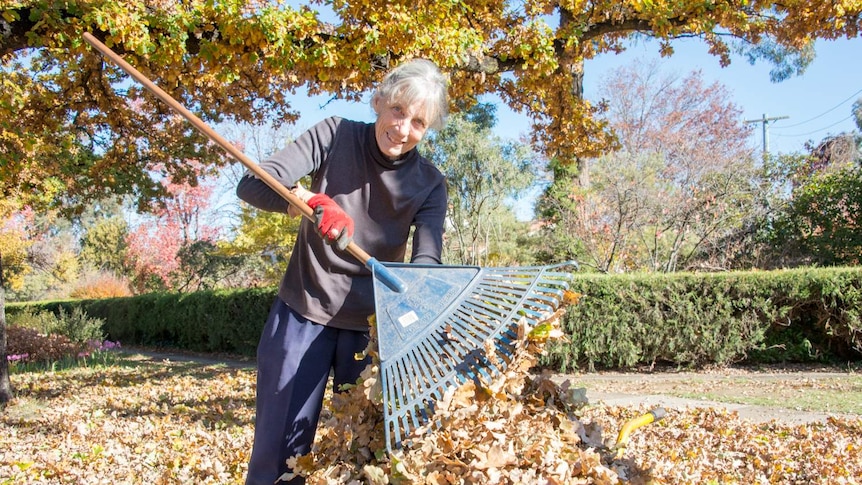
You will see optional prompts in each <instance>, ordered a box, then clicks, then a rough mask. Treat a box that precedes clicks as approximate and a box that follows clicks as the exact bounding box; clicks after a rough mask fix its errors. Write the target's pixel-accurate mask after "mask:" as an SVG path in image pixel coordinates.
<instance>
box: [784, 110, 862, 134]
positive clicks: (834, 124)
mask: <svg viewBox="0 0 862 485" xmlns="http://www.w3.org/2000/svg"><path fill="white" fill-rule="evenodd" d="M852 117H853V115H850V116H848V117H846V118H844V119H843V120H840V121H837V122H835V123H832V124H831V125H829V126H826V127H823V128H820V129H817V130H814V131H809V132H808V133H800V134H798V135H785V134H783V133H776V136H780V137H783V138H792V137H800V136H808V135H813V134H814V133H817V132H820V131H823V130H828V129H829V128H832V127H833V126H836V125H840V124H841V123H844V122H845V121H847V120H849V119H850V118H852ZM793 126H798V125H793ZM781 128H782V129H784V128H787V127H786V126H782V127H781Z"/></svg>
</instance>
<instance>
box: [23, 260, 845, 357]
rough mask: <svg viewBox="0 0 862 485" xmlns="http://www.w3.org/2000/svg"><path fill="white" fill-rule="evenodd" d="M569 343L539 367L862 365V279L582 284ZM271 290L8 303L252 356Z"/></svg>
mask: <svg viewBox="0 0 862 485" xmlns="http://www.w3.org/2000/svg"><path fill="white" fill-rule="evenodd" d="M573 289H574V290H575V291H577V292H579V293H582V294H583V295H584V296H583V297H582V299H581V301H580V303H579V304H577V305H574V306H572V307H570V308H569V309H568V312H567V314H566V317H565V319H564V322H563V323H564V327H565V329H566V331H567V333H568V334H569V341H568V342H567V343H565V344H558V345H555V346H552V348H551V349H550V351H549V353H548V354H547V355H546V356H545V357H544V359H543V364H544V365H546V366H547V367H550V368H552V369H555V370H559V371H564V372H566V371H571V370H573V369H579V368H587V369H595V368H632V367H637V366H644V365H651V364H656V363H669V364H674V365H677V366H684V367H692V366H703V365H713V364H717V365H724V364H728V363H733V362H740V361H747V362H789V361H792V362H800V361H833V362H834V361H859V360H860V359H862V324H860V309H862V268H830V269H802V270H788V271H756V272H732V273H722V274H687V273H674V274H644V275H618V276H608V275H596V274H579V275H577V276H576V278H575V282H574V287H573ZM275 294H276V289H275V288H266V289H250V290H237V291H208V292H199V293H191V294H148V295H141V296H135V297H129V298H113V299H106V300H78V301H55V302H39V303H26V304H23V303H10V304H9V305H7V311H8V312H9V313H10V314H11V313H14V312H15V311H17V310H18V309H20V308H24V307H25V306H30V307H33V306H35V307H37V308H39V309H46V310H51V311H54V312H58V310H59V308H60V307H63V308H65V309H66V310H67V311H71V310H72V309H73V308H74V307H76V306H80V307H82V308H83V309H84V310H85V311H86V313H87V315H89V316H90V317H93V318H99V319H102V320H103V321H104V322H105V332H106V334H107V336H108V338H109V339H111V340H114V341H120V342H121V343H122V344H125V345H144V346H157V347H176V348H183V349H188V350H193V351H200V352H215V353H219V352H223V353H233V354H241V355H254V352H255V348H256V346H257V342H258V339H259V336H260V332H261V330H262V328H263V325H264V322H265V320H266V316H267V313H268V312H269V308H270V306H271V304H272V301H273V299H274V298H275Z"/></svg>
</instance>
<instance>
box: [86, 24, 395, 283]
mask: <svg viewBox="0 0 862 485" xmlns="http://www.w3.org/2000/svg"><path fill="white" fill-rule="evenodd" d="M83 37H84V40H85V41H87V43H88V44H90V45H91V46H93V47H94V48H95V49H96V50H98V51H99V52H100V53H102V55H104V56H105V57H107V58H108V59H110V60H111V61H112V62H114V63H115V64H116V65H118V66H120V68H122V69H123V71H125V72H126V73H127V74H129V75H130V76H132V77H133V78H135V80H136V81H138V82H139V83H141V84H142V85H143V86H144V87H145V88H147V89H148V90H149V91H150V92H151V93H153V94H155V95H156V96H157V97H158V98H159V99H161V100H162V101H164V102H165V103H167V104H168V105H169V106H170V107H171V108H173V109H174V111H176V112H177V113H179V114H180V115H182V117H183V118H185V119H186V120H188V121H189V122H190V123H191V124H192V125H194V127H195V128H197V129H198V130H199V131H200V132H201V133H203V134H204V135H206V137H207V138H209V139H210V140H212V141H213V142H215V143H216V144H218V145H219V146H220V147H222V148H223V149H224V150H225V151H226V152H228V154H230V155H231V156H232V157H234V158H235V159H237V160H239V162H240V163H242V164H243V165H244V166H245V167H246V168H247V169H248V170H249V171H251V172H252V173H253V174H254V175H255V176H256V177H257V178H259V179H260V180H262V181H263V182H264V183H265V184H266V185H268V186H269V187H270V188H271V189H272V190H274V191H276V192H277V193H278V194H279V195H280V196H282V197H284V199H285V200H287V202H288V203H290V205H292V206H293V207H295V208H296V209H298V210H299V211H300V212H301V213H302V215H303V216H305V217H306V218H308V219H311V220H314V210H313V209H312V208H311V207H309V206H308V204H306V203H305V201H303V200H302V199H300V198H299V197H298V196H297V195H296V194H294V193H293V192H291V191H290V189H288V188H287V187H285V186H284V185H282V184H281V183H280V182H279V181H278V180H276V179H275V177H273V176H272V175H270V174H269V173H267V172H265V171H264V170H263V169H262V168H260V166H259V165H258V164H257V163H255V162H254V161H252V160H251V159H250V158H249V157H248V156H246V155H245V154H244V153H243V152H242V151H241V150H240V149H239V148H237V147H236V146H234V145H233V144H232V143H231V142H229V141H227V140H226V139H224V138H223V137H222V136H221V135H219V134H218V133H216V132H215V130H213V129H212V128H210V127H209V126H207V124H206V123H204V122H203V120H201V119H200V118H198V117H197V116H196V115H195V114H194V113H192V112H191V111H189V110H188V109H186V107H185V106H183V105H182V104H180V103H179V102H178V101H177V100H175V99H174V98H173V97H171V95H169V94H168V93H166V92H165V91H163V90H162V89H161V88H160V87H158V86H156V85H155V83H153V82H152V81H150V80H149V79H148V78H147V77H146V76H144V75H143V74H141V72H140V71H138V70H137V69H135V68H134V67H132V65H131V64H129V63H128V62H126V61H125V60H123V58H122V57H120V56H119V55H118V54H117V53H116V52H114V51H112V50H111V49H110V48H109V47H108V46H106V45H105V44H103V43H102V42H101V41H100V40H99V39H97V38H96V37H94V36H93V35H92V34H90V33H89V32H84V34H83ZM345 250H346V251H347V252H348V253H350V254H351V255H352V256H353V257H355V258H356V259H358V260H359V261H360V262H362V264H364V265H365V267H366V268H368V269H369V270H371V271H372V272H373V273H374V276H375V277H376V278H377V279H379V280H380V281H381V282H382V283H384V284H385V285H386V286H388V287H389V288H390V289H391V290H393V291H396V292H398V293H403V292H404V291H406V290H407V286H406V285H405V284H404V282H403V281H401V279H400V278H398V277H397V276H396V275H395V274H394V273H393V272H392V271H391V270H389V268H387V267H385V266H383V264H382V263H380V262H379V261H377V260H376V259H375V258H373V257H371V255H369V254H368V253H367V252H365V251H364V250H363V249H362V248H360V247H359V246H357V245H356V243H354V242H353V241H350V243H349V244H348V245H347V248H346V249H345Z"/></svg>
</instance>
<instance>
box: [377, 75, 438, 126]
mask: <svg viewBox="0 0 862 485" xmlns="http://www.w3.org/2000/svg"><path fill="white" fill-rule="evenodd" d="M448 87H449V82H448V80H447V79H446V76H445V75H443V73H442V72H440V68H438V67H437V65H436V64H434V63H433V62H431V61H429V60H427V59H413V60H410V61H408V62H405V63H404V64H401V65H399V66H398V67H396V68H394V69H392V70H391V71H389V73H387V74H386V76H384V77H383V80H382V81H381V82H380V85H378V86H377V89H376V90H375V91H374V95H373V96H372V97H371V104H372V106H374V101H375V100H376V99H380V100H382V101H385V102H386V103H388V104H392V103H394V102H397V103H404V104H406V105H408V106H409V105H412V104H413V103H415V102H417V101H422V102H423V105H424V107H425V111H426V116H427V117H428V119H427V120H426V121H427V123H428V128H431V129H435V130H436V129H440V128H442V127H443V125H444V124H445V121H446V116H447V115H448V114H449V92H448Z"/></svg>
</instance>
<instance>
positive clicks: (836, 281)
mask: <svg viewBox="0 0 862 485" xmlns="http://www.w3.org/2000/svg"><path fill="white" fill-rule="evenodd" d="M573 290H574V291H576V292H578V293H581V294H583V297H582V299H581V301H580V302H579V303H578V304H577V305H574V306H572V307H570V308H569V309H568V312H567V314H566V316H565V318H564V328H565V330H566V332H567V334H568V335H569V341H568V342H567V343H565V344H561V345H555V346H553V347H552V349H551V351H550V353H549V354H548V355H547V356H546V357H545V358H544V362H543V363H544V364H545V365H547V366H549V367H552V368H555V369H557V370H560V371H570V370H573V369H580V368H586V369H589V370H593V369H595V368H634V367H638V366H644V365H654V364H672V365H677V366H680V367H693V366H703V365H712V364H716V365H725V364H729V363H735V362H741V361H746V362H750V363H758V362H759V363H774V362H812V361H830V362H838V361H844V362H846V361H858V360H860V359H862V323H860V309H862V268H822V269H795V270H784V271H751V272H729V273H710V274H703V273H697V274H689V273H673V274H642V275H613V276H611V275H597V274H587V275H579V276H577V278H576V280H575V283H574V285H573Z"/></svg>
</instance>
